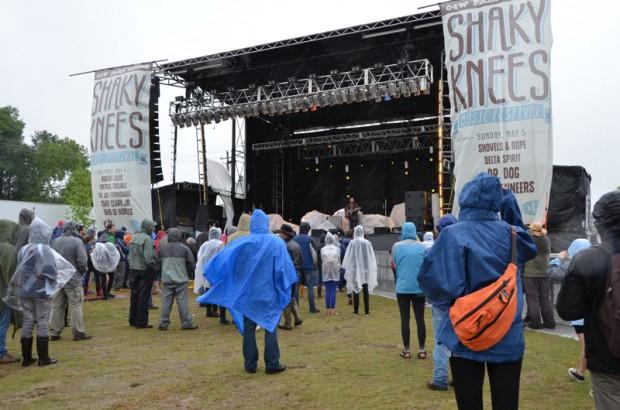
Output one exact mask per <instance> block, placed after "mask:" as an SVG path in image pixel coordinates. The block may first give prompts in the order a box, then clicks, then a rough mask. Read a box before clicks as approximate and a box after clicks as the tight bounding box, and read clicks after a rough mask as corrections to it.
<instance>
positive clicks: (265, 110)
mask: <svg viewBox="0 0 620 410" xmlns="http://www.w3.org/2000/svg"><path fill="white" fill-rule="evenodd" d="M260 113H261V114H263V115H267V114H269V109H268V108H267V103H266V102H264V101H263V102H262V103H261V105H260Z"/></svg>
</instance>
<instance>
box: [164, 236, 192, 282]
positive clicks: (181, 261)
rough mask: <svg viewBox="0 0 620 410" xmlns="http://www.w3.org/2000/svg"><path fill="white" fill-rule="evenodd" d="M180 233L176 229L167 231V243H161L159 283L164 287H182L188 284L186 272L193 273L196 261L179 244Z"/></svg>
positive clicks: (190, 252)
mask: <svg viewBox="0 0 620 410" xmlns="http://www.w3.org/2000/svg"><path fill="white" fill-rule="evenodd" d="M182 236H183V235H182V233H181V231H180V230H179V229H177V228H170V229H168V241H167V242H166V243H163V242H162V243H161V247H160V248H159V258H160V259H161V283H162V284H164V285H183V284H185V283H187V282H189V275H188V272H193V271H194V269H195V267H196V261H195V259H194V255H193V254H192V251H190V250H189V248H188V247H187V246H185V245H184V244H183V243H181V239H182Z"/></svg>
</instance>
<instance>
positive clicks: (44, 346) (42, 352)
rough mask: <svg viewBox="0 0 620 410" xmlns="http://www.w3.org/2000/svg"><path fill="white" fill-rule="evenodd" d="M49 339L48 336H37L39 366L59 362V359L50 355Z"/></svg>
mask: <svg viewBox="0 0 620 410" xmlns="http://www.w3.org/2000/svg"><path fill="white" fill-rule="evenodd" d="M49 341H50V339H49V337H48V336H37V354H38V355H39V366H49V365H50V364H56V363H57V362H58V360H56V359H52V358H51V357H50V355H49ZM31 343H32V342H31Z"/></svg>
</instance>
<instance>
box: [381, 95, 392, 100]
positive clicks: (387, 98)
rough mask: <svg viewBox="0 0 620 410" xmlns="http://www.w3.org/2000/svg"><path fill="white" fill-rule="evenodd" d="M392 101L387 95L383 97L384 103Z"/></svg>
mask: <svg viewBox="0 0 620 410" xmlns="http://www.w3.org/2000/svg"><path fill="white" fill-rule="evenodd" d="M391 99H392V97H390V96H389V95H385V96H384V97H383V101H390V100H391Z"/></svg>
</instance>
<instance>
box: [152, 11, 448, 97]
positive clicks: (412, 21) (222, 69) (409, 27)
mask: <svg viewBox="0 0 620 410" xmlns="http://www.w3.org/2000/svg"><path fill="white" fill-rule="evenodd" d="M441 49H443V35H442V27H441V14H440V12H439V11H438V10H437V11H429V12H424V13H418V14H413V15H409V16H404V17H398V18H393V19H388V20H383V21H378V22H374V23H368V24H361V25H358V26H354V27H348V28H343V29H339V30H333V31H328V32H323V33H318V34H313V35H307V36H302V37H297V38H293V39H288V40H282V41H276V42H273V43H267V44H261V45H257V46H252V47H247V48H242V49H237V50H231V51H226V52H221V53H216V54H211V55H207V56H202V57H195V58H190V59H186V60H181V61H176V62H171V63H168V64H163V65H162V66H161V68H162V70H163V73H162V75H163V77H169V78H170V77H172V78H175V79H176V80H181V81H182V82H183V83H185V85H186V86H192V85H194V84H195V85H197V86H199V87H200V88H201V89H202V90H204V91H217V92H223V91H226V89H227V88H229V87H233V88H237V89H240V88H245V87H248V86H249V85H251V84H255V85H261V84H264V83H266V82H268V81H278V82H279V81H286V80H288V79H289V78H291V77H296V78H306V77H308V75H311V74H317V75H323V74H328V73H329V72H330V71H331V70H340V71H348V70H350V69H351V68H352V67H354V66H359V67H361V68H362V69H363V68H367V67H369V66H370V67H371V66H372V65H373V64H393V63H395V62H396V61H398V60H399V59H402V58H407V59H409V60H413V59H421V58H429V59H431V58H432V57H438V55H437V54H438V53H437V50H441Z"/></svg>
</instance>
